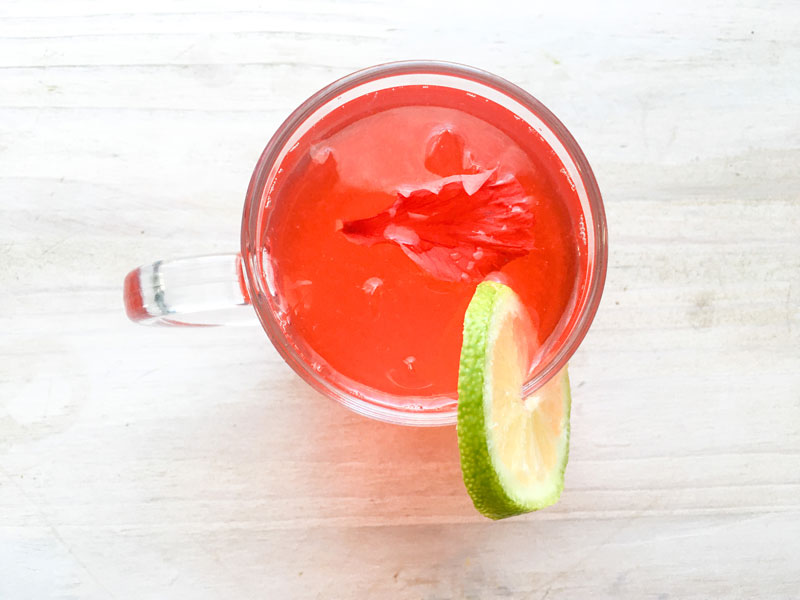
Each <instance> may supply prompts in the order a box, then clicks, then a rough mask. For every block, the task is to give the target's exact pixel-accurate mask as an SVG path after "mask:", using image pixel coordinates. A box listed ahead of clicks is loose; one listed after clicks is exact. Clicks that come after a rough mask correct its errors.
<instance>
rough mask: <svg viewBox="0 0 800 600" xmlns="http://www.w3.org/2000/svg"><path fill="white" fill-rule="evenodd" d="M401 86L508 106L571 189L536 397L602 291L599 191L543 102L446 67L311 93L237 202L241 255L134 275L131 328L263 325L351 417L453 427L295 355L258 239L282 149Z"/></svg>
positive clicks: (444, 414)
mask: <svg viewBox="0 0 800 600" xmlns="http://www.w3.org/2000/svg"><path fill="white" fill-rule="evenodd" d="M404 85H435V86H445V87H451V88H455V89H458V90H463V91H466V92H469V93H473V94H477V95H479V96H481V97H483V98H486V99H488V100H490V101H493V102H496V103H497V104H499V105H500V106H503V107H505V108H507V109H508V110H510V111H511V112H512V113H513V114H514V115H516V116H517V117H519V118H520V119H522V120H523V121H524V122H526V123H527V124H528V125H529V126H530V127H532V128H533V129H534V130H535V131H536V132H537V133H538V134H539V135H540V136H542V138H543V139H544V140H545V141H546V142H547V143H548V145H549V146H550V147H551V148H552V150H553V152H554V153H555V154H556V156H557V157H558V158H559V159H560V161H561V163H562V164H563V166H564V170H565V172H566V174H567V176H568V177H569V178H570V180H571V182H572V183H573V184H574V186H575V190H576V192H577V195H578V197H579V200H580V209H581V211H582V216H583V221H584V223H583V225H584V226H585V234H586V248H587V256H586V257H585V260H586V268H585V269H584V270H583V274H582V277H583V281H581V282H579V285H578V287H577V292H576V294H575V297H574V298H573V301H572V304H571V309H570V310H568V311H567V312H565V314H564V315H563V316H562V318H561V322H560V323H559V325H558V327H557V329H556V331H555V332H554V334H553V335H551V336H550V338H549V339H548V341H547V343H546V344H545V348H544V350H545V352H544V353H543V354H542V355H543V356H545V357H546V360H543V361H541V362H540V363H539V364H538V365H537V366H536V367H535V369H534V370H533V372H532V374H531V376H530V377H529V379H528V381H527V382H526V384H525V386H524V388H523V394H525V395H527V394H530V393H532V392H534V391H535V390H537V389H538V388H540V387H541V386H542V385H544V384H545V383H546V382H547V381H549V380H550V379H551V378H552V377H553V376H555V375H556V374H557V373H558V372H559V371H560V370H561V369H562V368H563V367H564V366H565V365H566V363H567V361H568V360H569V359H570V357H571V356H572V354H573V353H574V352H575V350H576V349H577V348H578V345H579V344H580V342H581V341H582V340H583V338H584V336H585V335H586V332H587V331H588V329H589V326H590V325H591V322H592V319H593V318H594V315H595V313H596V311H597V307H598V305H599V302H600V296H601V294H602V290H603V284H604V281H605V274H606V263H607V257H608V250H607V232H606V220H605V213H604V210H603V202H602V198H601V196H600V190H599V189H598V186H597V182H596V180H595V177H594V174H593V173H592V170H591V168H590V166H589V163H588V162H587V160H586V157H585V156H584V154H583V152H582V151H581V149H580V147H579V146H578V144H577V142H576V141H575V139H574V138H573V137H572V135H571V134H570V133H569V132H568V131H567V129H566V127H564V125H563V124H562V123H561V122H560V121H559V120H558V119H557V118H556V117H555V116H554V115H553V114H552V113H551V112H550V111H549V110H548V109H547V108H545V106H544V105H543V104H542V103H541V102H539V101H538V100H536V99H535V98H534V97H533V96H531V95H530V94H528V93H527V92H525V91H524V90H522V89H520V88H519V87H517V86H515V85H514V84H512V83H510V82H508V81H506V80H504V79H501V78H500V77H497V76H495V75H492V74H491V73H487V72H485V71H481V70H478V69H475V68H472V67H467V66H464V65H458V64H453V63H445V62H433V61H404V62H396V63H388V64H384V65H378V66H374V67H370V68H367V69H364V70H361V71H357V72H355V73H353V74H351V75H348V76H346V77H343V78H342V79H339V80H338V81H335V82H334V83H332V84H330V85H329V86H327V87H325V88H323V89H322V90H320V91H319V92H317V93H316V94H314V95H313V96H311V97H310V98H309V99H308V100H306V101H305V102H304V103H303V104H302V105H300V106H299V107H298V108H297V109H296V110H295V111H294V112H293V113H292V114H291V115H290V116H289V118H287V119H286V121H284V123H283V124H282V125H281V126H280V127H279V128H278V130H277V131H276V132H275V134H274V135H273V136H272V139H271V140H270V141H269V143H268V144H267V146H266V148H265V149H264V151H263V153H262V154H261V157H260V158H259V160H258V163H257V164H256V167H255V170H254V171H253V175H252V178H251V180H250V185H249V187H248V190H247V197H246V199H245V204H244V214H243V217H242V229H241V250H240V252H239V253H236V254H223V255H214V256H200V257H192V258H182V259H177V260H170V261H158V262H155V263H153V264H151V265H147V266H143V267H140V268H138V269H135V270H134V271H131V272H130V273H129V274H128V275H127V277H126V278H125V284H124V302H125V309H126V312H127V314H128V317H130V319H131V320H133V321H136V322H138V323H143V324H155V325H172V326H213V325H242V324H255V323H257V322H258V321H260V323H261V325H262V327H263V328H264V330H265V331H266V333H267V335H268V336H269V338H270V340H271V341H272V343H273V345H274V346H275V348H276V349H277V350H278V352H279V353H280V354H281V356H282V357H283V358H284V360H286V362H287V363H288V364H289V365H290V366H291V367H292V368H293V369H294V370H295V371H296V372H297V374H298V375H300V377H302V378H303V379H304V380H305V381H306V382H307V383H309V384H310V385H311V386H312V387H314V388H315V389H317V390H318V391H320V392H322V393H323V394H324V395H326V396H328V397H329V398H332V399H334V400H336V401H338V402H340V403H341V404H343V405H345V406H346V407H348V408H350V409H351V410H353V411H355V412H357V413H359V414H362V415H365V416H368V417H371V418H374V419H378V420H382V421H387V422H390V423H397V424H403V425H420V426H423V425H449V424H453V423H455V418H456V410H455V405H454V404H452V405H450V406H449V407H446V408H444V409H441V408H436V409H425V408H424V406H423V407H421V408H418V409H409V408H402V407H399V406H398V405H399V404H401V403H399V402H392V401H391V399H392V398H391V396H390V395H388V394H381V393H380V392H376V393H375V394H369V395H365V394H360V393H359V394H356V393H354V392H353V391H352V390H350V389H347V388H346V387H344V386H342V385H339V384H337V383H335V382H333V381H329V380H327V379H325V378H323V377H321V376H320V374H319V373H318V372H317V371H316V370H315V369H314V367H313V366H312V365H311V364H310V363H309V362H307V361H306V360H304V359H303V358H302V357H301V356H300V355H299V353H298V352H297V351H296V350H295V348H294V345H293V344H292V343H290V341H289V340H288V339H287V336H286V333H285V332H284V330H283V329H282V328H281V326H280V323H279V320H278V315H277V310H276V306H277V298H276V294H275V292H274V290H271V289H270V286H269V284H268V281H267V279H266V277H265V270H264V265H263V264H262V252H261V247H262V243H261V241H260V240H263V239H264V233H265V227H266V224H267V222H268V216H269V212H270V208H269V207H268V206H265V203H264V202H263V198H264V196H265V192H266V191H267V190H269V189H270V185H271V184H272V182H273V181H274V179H275V176H276V173H277V171H278V169H279V167H280V164H281V162H282V160H283V159H284V157H285V156H286V154H287V152H288V151H289V149H291V148H292V147H293V146H294V145H295V144H296V143H297V142H298V141H299V140H300V139H301V138H302V136H303V135H304V134H305V133H306V132H307V131H308V130H309V129H310V128H311V127H313V126H314V124H315V123H318V122H319V121H320V120H321V119H323V118H324V117H325V116H326V115H328V114H330V113H331V111H333V110H335V109H336V108H338V107H341V106H343V105H344V104H346V103H347V102H350V101H351V100H354V99H356V98H358V97H361V96H363V95H365V94H370V93H373V92H376V91H380V90H383V89H389V88H392V87H396V86H404ZM582 258H583V257H582ZM253 317H257V318H258V321H257V320H256V319H254V318H253ZM404 404H405V405H406V406H409V404H410V403H409V402H408V398H404Z"/></svg>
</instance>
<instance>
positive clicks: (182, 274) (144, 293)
mask: <svg viewBox="0 0 800 600" xmlns="http://www.w3.org/2000/svg"><path fill="white" fill-rule="evenodd" d="M123 298H124V302H125V312H126V313H127V314H128V317H129V318H130V320H131V321H135V322H137V323H142V324H144V325H168V326H178V327H187V326H188V327H192V326H199V327H202V326H213V325H255V324H257V323H258V319H257V318H256V314H255V311H254V310H253V308H252V306H251V305H250V295H249V293H248V291H247V285H246V284H245V279H244V273H243V272H242V257H241V256H240V255H239V254H217V255H213V256H195V257H192V258H180V259H176V260H160V261H158V262H154V263H153V264H151V265H146V266H143V267H139V268H138V269H135V270H133V271H131V272H130V273H128V275H127V277H125V285H124V292H123Z"/></svg>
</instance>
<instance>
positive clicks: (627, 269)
mask: <svg viewBox="0 0 800 600" xmlns="http://www.w3.org/2000/svg"><path fill="white" fill-rule="evenodd" d="M641 4H642V5H641V6H639V5H633V4H632V3H621V2H612V3H593V2H577V3H576V2H562V3H531V2H525V3H522V2H520V3H510V2H493V3H491V6H488V5H481V8H472V7H470V6H469V4H466V3H463V2H460V3H457V4H451V3H440V4H436V3H432V2H418V1H414V2H410V3H405V4H403V5H402V6H401V5H400V4H398V3H382V2H366V1H365V2H360V1H356V0H347V1H345V0H340V1H339V2H335V3H334V2H292V3H288V2H283V3H269V2H256V1H252V2H247V1H243V0H232V1H229V2H225V3H218V2H211V1H208V0H206V1H193V2H189V1H175V2H167V1H163V0H161V1H158V2H155V1H152V2H151V1H140V2H136V3H96V2H90V1H81V0H65V1H63V2H52V3H47V2H8V1H6V2H3V3H2V4H0V598H2V599H4V600H5V599H12V600H16V599H19V598H36V599H39V598H81V599H83V598H88V599H94V598H132V599H133V598H135V599H137V600H143V599H149V598H153V599H156V598H191V599H193V600H198V599H205V598H209V599H211V598H215V599H216V598H366V597H369V598H424V599H430V600H433V599H440V598H488V599H490V598H507V597H513V598H530V599H534V600H537V599H545V598H547V599H548V600H554V599H564V598H589V597H591V598H636V599H641V598H653V599H660V600H661V599H667V598H698V599H699V598H709V597H725V598H752V597H758V598H800V567H798V563H797V558H796V557H797V555H798V552H799V551H800V542H798V540H800V241H799V240H798V234H799V233H800V192H799V191H798V190H800V170H799V169H798V168H797V165H798V164H800V113H798V108H797V107H798V105H800V69H798V68H797V66H798V65H800V42H798V38H797V32H798V30H800V5H799V4H797V3H796V2H791V1H788V0H787V1H785V2H757V1H755V0H753V1H745V0H736V1H730V2H723V1H721V0H720V1H718V2H698V1H677V2H669V3H641ZM402 58H439V59H445V60H455V61H458V62H464V63H468V64H473V65H475V66H478V67H482V68H485V69H487V70H490V71H492V72H495V73H497V74H499V75H501V76H504V77H506V78H508V79H510V80H511V81H514V82H515V83H517V84H519V85H521V86H522V87H524V88H526V89H527V90H529V91H530V92H531V93H533V94H534V95H535V96H537V97H538V98H540V99H541V100H542V101H543V102H544V103H545V104H546V105H548V106H549V107H550V108H551V109H552V110H553V111H554V112H555V113H556V114H557V115H559V117H560V118H561V119H562V120H563V121H564V123H565V124H566V125H567V127H569V128H570V130H571V131H572V133H573V134H574V135H575V137H576V138H577V139H578V141H579V142H580V144H581V145H582V147H583V148H584V150H585V151H586V154H587V155H588V157H589V160H590V162H591V163H592V165H593V167H594V169H595V172H596V174H597V177H598V180H599V182H600V186H601V189H602V191H603V194H604V197H605V201H606V209H607V212H608V218H609V229H610V240H611V242H610V248H611V257H610V261H611V262H610V268H609V272H608V283H607V287H606V292H605V295H604V300H603V304H602V306H601V309H600V312H599V313H598V315H597V319H596V321H595V324H594V326H593V328H592V331H591V332H590V334H589V336H588V337H587V339H586V341H585V343H584V344H583V346H582V347H581V349H580V350H579V352H578V353H577V354H576V356H575V358H574V360H573V361H572V368H571V372H572V376H573V384H574V413H573V415H574V416H573V438H572V449H571V450H572V451H571V460H570V466H569V468H568V471H567V484H566V490H565V492H564V496H563V498H562V500H561V502H560V503H559V504H558V505H556V506H554V507H552V508H551V509H548V510H546V511H543V512H541V513H539V514H534V515H529V516H525V517H522V518H517V519H513V520H509V521H506V522H500V523H492V522H487V521H485V520H483V519H482V518H481V517H479V516H478V515H476V514H475V513H474V511H473V509H472V507H471V505H470V502H469V499H468V498H467V497H466V494H465V492H464V490H463V487H462V484H461V482H460V474H459V469H458V459H457V453H456V448H455V443H456V440H455V432H454V430H453V429H452V428H444V429H432V430H431V429H408V428H399V427H392V426H389V425H384V424H380V423H375V422H371V421H367V420H365V419H362V418H360V417H357V416H355V415H353V414H350V413H349V412H347V411H346V410H344V409H342V408H340V407H338V406H337V405H334V404H333V403H331V402H328V401H326V400H324V399H323V398H321V397H319V396H317V395H316V394H315V393H313V392H312V391H311V390H309V389H307V387H306V386H305V385H304V384H302V383H301V382H300V381H299V380H298V379H297V377H295V376H294V375H293V373H292V372H291V371H290V369H289V368H288V367H287V366H286V365H284V364H283V362H282V361H281V360H280V358H279V357H278V355H277V353H276V352H275V351H274V350H273V349H272V348H271V347H270V345H269V342H268V341H267V339H266V336H264V335H263V334H262V333H260V331H259V330H257V329H242V328H239V329H230V330H229V329H214V330H190V331H175V330H160V329H154V328H142V327H136V326H134V325H132V324H130V323H128V322H127V320H126V318H125V316H124V313H123V311H122V307H121V299H120V296H121V283H122V278H123V276H124V275H125V273H126V272H127V271H128V270H129V269H130V268H132V267H134V266H136V265H137V264H141V263H146V262H150V261H152V260H155V259H158V258H169V257H175V256H184V255H192V254H198V253H211V252H228V251H231V250H234V249H236V247H237V239H236V236H237V232H238V228H239V219H240V211H241V202H242V200H243V197H244V192H245V189H246V185H247V182H248V179H249V176H250V172H251V169H252V167H253V165H254V163H255V160H256V158H257V156H258V154H259V153H260V151H261V149H262V148H263V146H264V144H265V142H266V140H267V139H268V138H269V136H270V135H271V133H272V131H274V129H275V128H276V127H277V126H278V125H279V123H280V122H281V121H282V120H283V118H285V116H287V115H288V113H289V112H290V111H291V110H292V109H293V108H294V107H295V106H296V105H297V104H299V103H300V102H301V101H302V100H303V99H305V98H306V97H307V96H308V95H310V94H311V93H313V92H314V91H315V90H317V89H318V88H320V87H321V86H323V85H325V84H327V83H328V82H329V81H331V80H333V79H335V78H336V77H339V76H341V75H344V74H346V73H348V72H350V71H352V70H355V69H357V68H360V67H363V66H367V65H368V64H373V63H378V62H383V61H388V60H394V59H402Z"/></svg>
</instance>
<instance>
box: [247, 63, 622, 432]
mask: <svg viewBox="0 0 800 600" xmlns="http://www.w3.org/2000/svg"><path fill="white" fill-rule="evenodd" d="M411 74H420V75H445V76H448V75H449V76H454V77H455V78H459V79H466V80H470V81H472V82H475V83H478V84H480V85H485V86H487V87H489V88H493V89H494V90H496V91H498V92H500V93H502V94H505V95H506V96H508V97H510V98H511V99H512V100H515V101H516V102H518V103H519V104H521V105H523V106H524V107H526V108H527V109H528V110H530V111H531V112H532V113H533V114H534V115H535V116H536V117H537V118H539V119H540V120H541V121H542V122H543V123H544V124H545V125H546V126H547V127H548V128H549V129H550V131H551V132H552V133H553V135H555V137H556V138H557V139H558V140H559V142H560V143H561V144H562V145H563V146H564V148H565V149H566V151H567V153H568V154H569V158H570V159H571V160H572V161H573V163H574V166H575V167H576V170H577V172H578V174H579V176H580V178H581V182H582V183H583V186H584V188H585V190H586V196H587V200H588V205H589V210H590V213H591V219H592V224H591V225H592V235H593V239H594V242H595V243H594V252H593V253H591V254H590V255H589V256H588V257H587V280H586V293H585V298H586V299H585V301H584V302H583V304H582V306H580V305H579V306H576V307H574V308H573V309H572V310H573V312H572V313H571V314H573V315H574V314H576V313H577V317H576V318H575V321H574V324H573V325H572V326H571V328H569V329H568V332H567V335H566V337H565V338H564V341H563V342H562V343H561V344H560V345H559V346H557V347H556V349H555V351H554V352H553V354H552V357H551V359H550V360H549V361H548V362H547V364H546V365H545V366H544V367H543V368H538V369H536V370H535V371H534V373H533V376H532V377H530V378H529V379H528V381H526V383H525V385H524V387H523V394H524V395H528V394H530V393H532V392H534V391H535V390H537V389H538V388H540V387H541V386H542V385H544V384H545V383H546V382H547V381H549V380H550V379H551V378H552V377H554V376H555V375H556V374H557V373H558V372H559V371H560V370H561V369H562V368H563V367H564V366H565V365H566V364H567V362H568V361H569V359H570V358H571V357H572V355H573V354H574V353H575V351H576V350H577V349H578V346H579V345H580V343H581V342H582V341H583V339H584V338H585V337H586V334H587V333H588V330H589V327H590V325H591V323H592V321H593V320H594V316H595V314H596V313H597V310H598V308H599V305H600V298H601V296H602V291H603V287H604V285H605V278H606V269H607V263H608V240H607V236H608V234H607V226H606V217H605V210H604V208H603V201H602V197H601V195H600V189H599V187H598V185H597V181H596V179H595V176H594V173H593V171H592V169H591V167H590V166H589V162H588V160H587V159H586V156H585V155H584V153H583V151H582V150H581V148H580V146H579V145H578V143H577V141H576V140H575V138H573V136H572V134H571V133H570V132H569V131H568V130H567V128H566V127H565V126H564V124H563V123H561V121H560V120H559V119H558V118H557V117H556V116H555V115H554V114H553V113H552V112H551V111H550V110H549V109H548V108H547V107H546V106H544V104H542V103H541V102H540V101H539V100H537V99H536V98H535V97H534V96H532V95H531V94H529V93H528V92H526V91H525V90H523V89H522V88H520V87H519V86H517V85H515V84H513V83H511V82H509V81H507V80H505V79H503V78H501V77H499V76H497V75H494V74H492V73H489V72H487V71H483V70H481V69H477V68H475V67H471V66H467V65H462V64H458V63H452V62H445V61H431V60H409V61H399V62H390V63H384V64H379V65H375V66H372V67H367V68H365V69H361V70H359V71H355V72H354V73H351V74H349V75H346V76H344V77H342V78H340V79H338V80H336V81H334V82H333V83H331V84H329V85H327V86H325V87H324V88H322V89H320V90H319V91H318V92H316V93H314V94H312V95H311V96H310V97H309V98H308V99H307V100H306V101H304V102H303V103H302V104H300V106H298V107H297V108H296V109H295V110H294V111H293V112H292V113H291V114H290V115H289V117H287V118H286V120H285V121H284V122H283V123H282V124H281V125H280V127H279V128H278V129H277V130H276V132H275V133H274V134H273V136H272V138H271V139H270V140H269V142H268V143H267V145H266V147H265V148H264V150H263V152H262V153H261V156H260V157H259V160H258V162H257V163H256V167H255V169H254V170H253V175H252V177H251V180H250V185H249V186H248V189H247V196H246V199H245V205H244V212H243V215H242V228H241V251H242V258H243V260H242V264H243V268H244V272H245V281H246V283H247V288H248V291H249V293H250V297H251V299H252V302H253V307H254V309H255V311H256V314H257V315H258V318H259V320H260V322H261V324H262V326H263V328H264V330H265V332H266V333H267V335H268V336H269V338H270V341H271V342H272V344H273V346H274V347H275V348H276V350H277V351H278V353H279V354H280V355H281V356H282V358H283V359H284V360H285V361H286V362H287V363H288V364H289V366H291V367H292V369H293V370H294V371H295V372H296V373H297V374H298V375H300V377H301V378H302V379H303V380H304V381H306V382H307V383H308V384H310V385H311V386H312V387H313V388H314V389H316V390H317V391H319V392H322V393H323V394H324V395H326V396H329V397H332V398H333V399H335V400H337V401H338V402H339V403H341V404H343V405H345V406H346V407H348V408H350V409H351V410H353V411H354V412H356V413H359V414H362V415H364V416H368V417H371V418H374V419H378V420H381V421H386V422H390V423H395V424H402V425H420V426H424V425H450V424H453V423H455V418H456V410H455V409H449V410H441V409H439V410H429V411H425V410H417V411H411V410H403V409H402V408H399V407H389V406H385V405H382V404H376V403H373V402H371V401H370V400H368V399H365V398H359V397H356V396H355V395H353V394H352V393H350V392H349V391H347V390H345V389H343V388H341V387H340V386H336V385H334V384H332V383H330V382H328V381H326V380H324V379H323V378H322V377H321V376H320V375H319V374H318V373H317V372H315V371H314V370H313V369H312V368H311V367H310V365H309V364H308V363H307V362H306V361H305V360H303V359H302V358H301V357H300V356H299V355H298V353H297V351H296V350H295V349H294V348H293V347H292V346H291V344H290V343H288V340H287V337H286V335H285V334H284V332H283V331H282V329H281V328H280V325H279V322H278V320H277V317H276V315H275V313H274V310H273V308H272V306H271V304H270V302H269V301H268V299H267V298H266V297H265V294H264V293H263V292H262V291H261V289H260V288H259V286H258V285H257V282H258V279H257V277H256V274H257V272H258V265H257V264H256V262H257V260H258V257H257V256H256V255H257V251H258V233H259V217H260V208H261V207H260V205H261V200H262V196H263V192H264V190H265V188H266V184H267V178H268V176H269V173H270V171H271V169H272V167H273V166H274V165H275V163H276V161H277V159H278V157H279V155H280V153H281V151H282V150H283V148H284V147H285V145H286V142H287V141H288V140H289V138H290V137H291V135H292V134H293V133H294V132H295V131H296V130H297V129H298V128H299V127H300V126H301V125H302V124H303V123H304V122H305V121H306V119H307V118H308V117H309V116H311V115H312V114H313V113H314V112H315V111H316V110H317V109H319V108H320V107H322V106H324V105H325V104H326V103H328V102H330V101H331V100H334V99H336V97H337V96H339V95H340V94H342V93H343V92H345V91H347V90H350V89H353V88H356V87H358V86H359V85H362V84H364V83H367V82H370V81H375V80H378V79H382V78H386V77H389V76H396V75H411Z"/></svg>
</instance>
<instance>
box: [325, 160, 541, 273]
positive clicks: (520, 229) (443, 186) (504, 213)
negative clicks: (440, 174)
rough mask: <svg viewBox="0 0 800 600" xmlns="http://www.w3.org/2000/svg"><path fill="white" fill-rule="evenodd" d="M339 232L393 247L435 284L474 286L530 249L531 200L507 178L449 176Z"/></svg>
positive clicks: (401, 196) (399, 197)
mask: <svg viewBox="0 0 800 600" xmlns="http://www.w3.org/2000/svg"><path fill="white" fill-rule="evenodd" d="M341 231H342V233H343V234H344V235H345V236H347V238H348V239H349V240H351V241H352V242H355V243H358V244H363V245H366V246H371V245H373V244H376V243H382V242H387V243H394V244H397V245H398V246H400V248H401V249H402V250H403V252H405V254H406V255H407V256H408V257H409V258H410V259H411V260H413V261H414V262H415V263H416V264H417V265H419V266H420V267H422V268H423V269H424V270H425V271H427V272H428V273H430V274H431V275H433V276H434V277H437V278H438V279H443V280H445V281H479V280H482V279H483V278H484V277H485V276H486V275H488V274H489V273H491V272H492V271H495V270H497V269H499V268H501V267H502V266H503V265H505V264H506V263H508V262H509V261H511V260H513V259H515V258H518V257H520V256H524V255H526V254H527V253H528V252H530V251H531V250H532V249H533V198H531V197H530V196H528V195H526V193H525V190H524V188H523V187H522V185H520V183H519V181H517V179H516V178H515V177H513V176H511V175H506V176H504V177H502V178H500V177H498V176H497V173H496V172H495V171H483V172H479V173H476V174H468V175H465V174H462V175H452V176H450V177H444V178H441V179H438V180H435V181H433V182H431V183H430V184H428V185H426V186H425V187H422V188H420V189H416V190H410V191H408V190H401V191H399V192H398V194H397V199H396V200H395V202H394V204H392V206H391V207H390V208H389V209H387V210H385V211H383V212H381V213H378V214H377V215H375V216H374V217H369V218H366V219H359V220H355V221H347V222H344V223H343V224H342V227H341Z"/></svg>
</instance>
